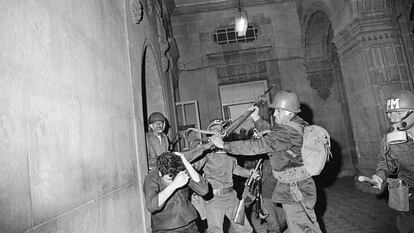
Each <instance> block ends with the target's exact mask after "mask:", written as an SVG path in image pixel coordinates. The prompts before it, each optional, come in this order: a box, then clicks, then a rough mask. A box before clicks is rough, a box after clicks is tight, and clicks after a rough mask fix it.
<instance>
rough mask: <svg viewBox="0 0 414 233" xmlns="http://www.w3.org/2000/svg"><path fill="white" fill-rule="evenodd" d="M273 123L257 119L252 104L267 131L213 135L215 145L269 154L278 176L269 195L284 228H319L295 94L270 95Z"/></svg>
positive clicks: (259, 123)
mask: <svg viewBox="0 0 414 233" xmlns="http://www.w3.org/2000/svg"><path fill="white" fill-rule="evenodd" d="M269 107H271V108H274V114H273V116H274V122H275V125H274V126H273V127H270V124H269V123H268V122H266V121H264V120H263V119H261V117H260V115H259V114H258V112H259V109H258V108H257V107H254V108H255V111H254V112H253V113H252V115H251V117H252V118H253V120H254V124H255V127H256V128H257V129H258V130H259V131H263V130H268V129H270V130H271V131H270V132H269V133H268V134H266V135H264V136H263V137H261V138H258V139H255V140H244V141H234V142H223V141H222V140H221V138H220V137H217V136H213V137H212V138H211V140H212V141H213V143H214V144H215V146H217V147H219V148H223V149H224V150H225V151H226V152H229V153H231V154H237V155H245V156H254V155H257V154H265V153H267V154H268V155H269V159H270V163H271V168H272V173H273V176H274V177H275V178H276V179H277V180H278V182H277V184H276V187H275V190H274V192H273V195H272V201H273V202H274V204H276V203H281V204H282V206H283V210H284V212H285V217H286V221H287V224H288V232H291V233H299V232H318V233H319V232H321V230H320V227H319V224H318V222H317V220H316V215H315V211H314V206H315V203H316V187H315V182H314V180H313V178H312V176H311V175H310V174H309V173H307V171H306V169H305V167H304V163H303V159H302V155H301V147H302V143H303V136H302V135H303V128H304V127H305V126H306V125H307V123H306V122H305V121H304V120H303V119H301V118H300V117H299V116H297V113H299V112H300V102H299V98H298V96H297V95H296V93H294V92H290V91H279V92H278V93H277V94H276V95H275V97H274V98H273V102H272V104H270V106H269Z"/></svg>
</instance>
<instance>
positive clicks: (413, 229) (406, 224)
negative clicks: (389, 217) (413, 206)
mask: <svg viewBox="0 0 414 233" xmlns="http://www.w3.org/2000/svg"><path fill="white" fill-rule="evenodd" d="M397 228H398V230H399V231H400V232H401V233H414V214H413V213H412V212H411V211H410V212H400V214H399V215H398V216H397Z"/></svg>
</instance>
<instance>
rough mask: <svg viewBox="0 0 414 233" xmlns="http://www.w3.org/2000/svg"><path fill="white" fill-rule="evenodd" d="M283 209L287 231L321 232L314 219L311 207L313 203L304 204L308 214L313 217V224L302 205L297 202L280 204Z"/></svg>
mask: <svg viewBox="0 0 414 233" xmlns="http://www.w3.org/2000/svg"><path fill="white" fill-rule="evenodd" d="M282 206H283V210H284V211H285V216H286V221H287V224H288V230H287V231H286V232H289V233H301V232H305V233H321V232H322V231H321V229H320V227H319V224H318V222H317V221H316V215H315V211H314V209H313V206H314V205H311V206H310V205H306V207H307V209H308V212H309V214H310V216H311V217H312V218H313V219H315V223H314V224H313V223H312V222H311V221H310V220H309V218H308V217H307V216H306V214H305V212H304V211H303V209H302V207H301V206H300V204H299V203H294V204H282Z"/></svg>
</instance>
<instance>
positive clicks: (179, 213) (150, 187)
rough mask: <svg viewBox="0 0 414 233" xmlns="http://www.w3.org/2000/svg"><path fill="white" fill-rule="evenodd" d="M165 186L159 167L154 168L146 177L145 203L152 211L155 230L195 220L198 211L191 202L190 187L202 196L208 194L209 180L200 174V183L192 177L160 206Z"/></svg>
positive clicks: (173, 227) (152, 223)
mask: <svg viewBox="0 0 414 233" xmlns="http://www.w3.org/2000/svg"><path fill="white" fill-rule="evenodd" d="M165 187H167V185H166V184H164V182H163V180H162V178H161V176H160V175H159V172H158V169H156V168H155V169H153V170H152V171H151V172H150V173H148V175H147V176H146V177H145V181H144V195H145V204H146V207H147V209H148V210H149V212H150V213H151V226H152V230H153V231H157V230H168V229H176V228H179V227H184V226H186V225H188V224H189V223H191V222H192V221H194V220H195V219H196V218H197V216H198V213H197V210H196V209H195V208H194V206H193V204H191V201H190V190H189V189H190V188H191V189H192V190H193V191H194V192H196V193H197V194H199V195H201V196H204V195H206V194H207V192H208V184H207V181H206V180H205V179H204V178H203V177H201V176H200V181H199V182H198V183H196V182H194V181H193V180H191V179H190V180H189V182H188V185H186V186H184V187H181V188H180V189H177V190H176V191H175V192H174V193H173V194H172V196H171V197H170V198H169V199H168V200H167V201H166V202H164V204H163V205H162V206H158V194H159V193H160V192H161V191H162V190H163V189H164V188H165Z"/></svg>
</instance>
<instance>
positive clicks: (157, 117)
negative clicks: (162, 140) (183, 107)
mask: <svg viewBox="0 0 414 233" xmlns="http://www.w3.org/2000/svg"><path fill="white" fill-rule="evenodd" d="M166 120H167V119H166V118H165V116H164V115H162V113H160V112H153V113H151V115H150V116H149V118H148V124H152V123H153V122H155V121H163V122H165V121H166Z"/></svg>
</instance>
